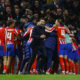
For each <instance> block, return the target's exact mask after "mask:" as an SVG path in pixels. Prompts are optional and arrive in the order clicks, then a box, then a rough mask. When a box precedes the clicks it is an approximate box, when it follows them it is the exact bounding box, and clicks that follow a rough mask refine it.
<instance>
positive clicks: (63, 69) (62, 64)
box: [59, 57, 65, 72]
mask: <svg viewBox="0 0 80 80" xmlns="http://www.w3.org/2000/svg"><path fill="white" fill-rule="evenodd" d="M59 61H60V66H61V70H62V72H64V71H65V65H64V61H63V57H60V58H59Z"/></svg>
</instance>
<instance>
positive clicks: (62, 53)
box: [58, 44, 65, 74]
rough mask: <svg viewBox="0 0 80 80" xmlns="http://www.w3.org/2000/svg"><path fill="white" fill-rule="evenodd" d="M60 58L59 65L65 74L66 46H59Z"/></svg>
mask: <svg viewBox="0 0 80 80" xmlns="http://www.w3.org/2000/svg"><path fill="white" fill-rule="evenodd" d="M58 56H59V63H60V66H61V70H62V73H61V74H65V64H64V45H63V44H61V45H58Z"/></svg>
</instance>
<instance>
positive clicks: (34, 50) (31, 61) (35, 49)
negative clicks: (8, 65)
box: [27, 47, 38, 74]
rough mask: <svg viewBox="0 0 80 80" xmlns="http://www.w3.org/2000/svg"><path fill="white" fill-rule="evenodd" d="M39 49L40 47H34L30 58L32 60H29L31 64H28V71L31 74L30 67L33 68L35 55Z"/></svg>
mask: <svg viewBox="0 0 80 80" xmlns="http://www.w3.org/2000/svg"><path fill="white" fill-rule="evenodd" d="M37 51H38V48H35V47H34V48H33V49H32V56H31V59H30V62H29V65H28V68H27V73H28V74H30V69H31V66H32V64H33V62H34V60H35V57H36V54H37Z"/></svg>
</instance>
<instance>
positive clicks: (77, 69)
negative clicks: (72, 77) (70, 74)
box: [74, 51, 79, 74]
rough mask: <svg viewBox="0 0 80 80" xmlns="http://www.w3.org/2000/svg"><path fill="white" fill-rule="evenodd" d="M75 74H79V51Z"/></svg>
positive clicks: (76, 57) (76, 54)
mask: <svg viewBox="0 0 80 80" xmlns="http://www.w3.org/2000/svg"><path fill="white" fill-rule="evenodd" d="M74 62H75V74H78V73H79V54H78V53H77V51H76V52H75V59H74Z"/></svg>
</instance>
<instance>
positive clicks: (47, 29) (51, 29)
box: [45, 25, 56, 33]
mask: <svg viewBox="0 0 80 80" xmlns="http://www.w3.org/2000/svg"><path fill="white" fill-rule="evenodd" d="M55 29H56V25H53V27H52V28H50V27H48V26H45V31H46V32H48V33H51V32H52V31H54V30H55Z"/></svg>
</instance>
